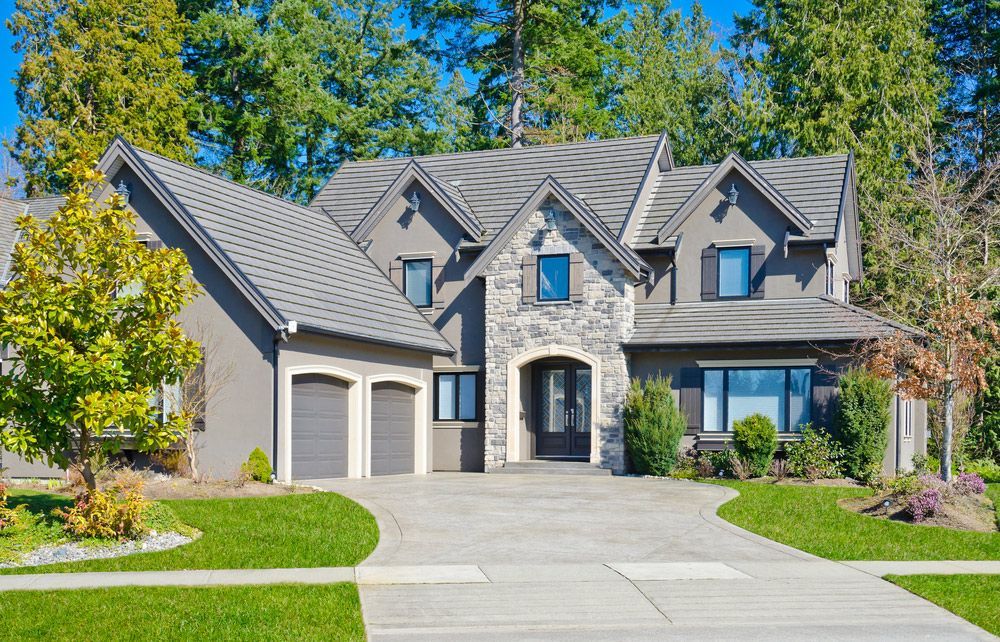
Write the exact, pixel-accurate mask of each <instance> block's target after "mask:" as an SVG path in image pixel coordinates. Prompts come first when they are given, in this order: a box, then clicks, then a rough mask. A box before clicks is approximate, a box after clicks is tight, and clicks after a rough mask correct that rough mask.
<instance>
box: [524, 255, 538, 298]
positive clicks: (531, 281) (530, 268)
mask: <svg viewBox="0 0 1000 642" xmlns="http://www.w3.org/2000/svg"><path fill="white" fill-rule="evenodd" d="M537 260H538V259H537V257H536V256H535V255H534V254H532V255H529V256H526V257H524V259H523V260H522V261H521V301H522V302H523V303H526V304H531V303H534V302H535V298H536V291H535V289H536V288H537V287H538V279H537V278H536V277H535V272H536V270H537Z"/></svg>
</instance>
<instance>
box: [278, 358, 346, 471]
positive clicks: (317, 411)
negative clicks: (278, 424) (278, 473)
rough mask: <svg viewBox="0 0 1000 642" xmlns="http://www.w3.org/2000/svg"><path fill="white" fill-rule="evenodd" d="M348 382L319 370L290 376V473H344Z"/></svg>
mask: <svg viewBox="0 0 1000 642" xmlns="http://www.w3.org/2000/svg"><path fill="white" fill-rule="evenodd" d="M349 408H350V406H349V403H348V384H347V383H346V382H344V381H342V380H340V379H336V378H334V377H328V376H325V375H319V374H306V375H296V376H295V377H293V378H292V477H293V478H294V479H320V478H324V477H346V476H347V455H348V452H349V451H348V425H349V421H348V414H349Z"/></svg>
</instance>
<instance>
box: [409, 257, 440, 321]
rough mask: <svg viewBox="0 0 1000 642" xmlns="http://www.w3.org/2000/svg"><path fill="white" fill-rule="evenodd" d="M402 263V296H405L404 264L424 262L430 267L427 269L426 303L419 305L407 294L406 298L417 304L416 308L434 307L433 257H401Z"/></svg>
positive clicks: (426, 308) (427, 308)
mask: <svg viewBox="0 0 1000 642" xmlns="http://www.w3.org/2000/svg"><path fill="white" fill-rule="evenodd" d="M402 263H403V265H402V268H403V295H404V296H406V279H407V270H406V266H407V264H409V263H426V264H427V265H428V267H429V268H430V269H429V270H428V271H427V295H428V296H427V303H426V305H421V304H418V303H416V302H414V301H413V299H410V297H409V296H406V298H407V299H409V300H410V303H413V305H415V306H417V308H419V309H421V310H429V309H431V308H433V307H434V259H433V258H431V257H425V258H419V259H417V258H414V259H402Z"/></svg>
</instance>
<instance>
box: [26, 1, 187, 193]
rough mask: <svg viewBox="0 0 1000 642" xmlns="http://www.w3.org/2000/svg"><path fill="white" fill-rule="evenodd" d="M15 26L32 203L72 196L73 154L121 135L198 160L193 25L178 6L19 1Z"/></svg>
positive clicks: (92, 151)
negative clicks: (191, 123)
mask: <svg viewBox="0 0 1000 642" xmlns="http://www.w3.org/2000/svg"><path fill="white" fill-rule="evenodd" d="M7 26H8V28H9V29H10V30H11V32H12V33H13V34H14V37H15V38H16V39H17V41H16V43H15V44H14V50H15V51H16V52H19V53H20V54H21V55H22V57H23V58H22V62H21V66H20V68H19V69H18V72H17V75H16V78H15V81H14V82H15V87H16V98H17V105H18V109H19V110H20V121H21V122H20V124H19V125H18V126H17V129H16V132H15V138H14V140H13V141H12V143H11V144H10V150H11V153H12V154H13V155H14V157H15V159H16V160H17V162H18V163H19V164H20V165H21V167H22V168H23V169H24V173H25V178H26V180H25V183H26V184H25V190H26V192H27V194H28V195H29V196H34V195H38V194H48V193H56V192H59V191H61V190H62V189H64V188H65V187H66V186H67V179H66V178H65V176H64V175H60V174H59V173H58V172H59V170H60V169H62V168H63V167H65V166H67V165H68V163H69V162H70V161H71V160H72V159H73V158H74V154H75V153H76V152H84V153H88V154H90V155H98V154H100V153H101V152H102V151H104V148H105V147H106V146H107V144H108V143H109V142H110V140H111V139H112V138H113V137H114V136H115V135H116V134H121V135H123V136H125V137H126V138H127V139H128V140H129V142H131V143H133V144H135V145H138V146H140V147H144V148H146V149H149V150H151V151H154V152H158V153H160V154H163V155H165V156H169V157H171V158H175V159H179V160H188V159H189V158H190V155H191V148H192V145H191V139H190V137H189V136H188V132H187V118H186V115H185V96H186V95H187V94H188V90H189V88H190V86H191V83H190V79H189V78H188V77H187V76H186V75H185V74H184V71H183V69H182V66H181V61H180V59H179V58H178V54H179V53H180V51H181V45H182V42H183V37H184V30H185V28H186V22H185V21H184V20H183V19H182V18H181V17H180V16H178V14H177V7H176V5H175V4H174V1H173V0H130V1H129V2H120V1H115V0H18V2H17V4H16V10H15V12H14V14H13V15H12V16H11V18H10V19H9V20H8V21H7Z"/></svg>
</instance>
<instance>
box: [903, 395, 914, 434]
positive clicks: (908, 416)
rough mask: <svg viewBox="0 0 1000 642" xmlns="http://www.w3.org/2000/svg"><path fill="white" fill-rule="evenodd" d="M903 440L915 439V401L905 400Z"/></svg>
mask: <svg viewBox="0 0 1000 642" xmlns="http://www.w3.org/2000/svg"><path fill="white" fill-rule="evenodd" d="M902 412H903V417H902V420H903V439H913V400H911V399H904V400H903V408H902Z"/></svg>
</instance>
